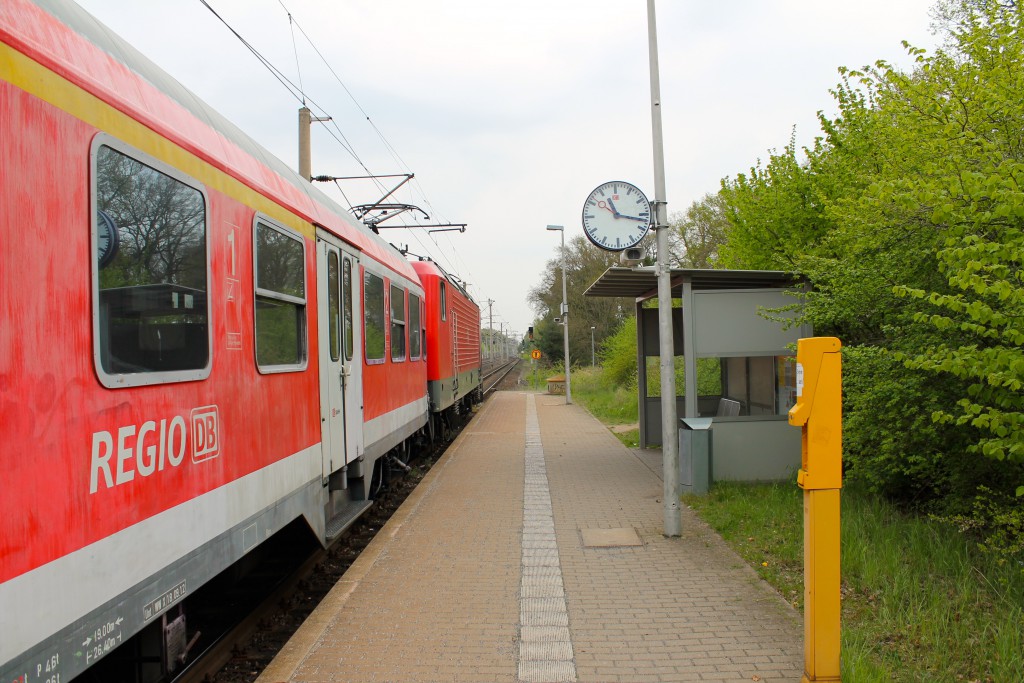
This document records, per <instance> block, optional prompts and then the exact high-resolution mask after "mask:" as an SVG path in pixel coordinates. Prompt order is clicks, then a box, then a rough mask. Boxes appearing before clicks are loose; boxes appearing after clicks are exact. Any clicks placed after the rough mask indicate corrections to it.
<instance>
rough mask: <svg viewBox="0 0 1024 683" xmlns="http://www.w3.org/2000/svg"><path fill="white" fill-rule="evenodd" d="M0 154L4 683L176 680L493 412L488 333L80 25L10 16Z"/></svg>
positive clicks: (313, 195) (4, 34) (48, 4)
mask: <svg viewBox="0 0 1024 683" xmlns="http://www.w3.org/2000/svg"><path fill="white" fill-rule="evenodd" d="M0 139H2V140H3V144H2V145H0V164H2V166H0V170H2V173H0V215H2V217H3V218H2V230H3V245H4V248H3V252H2V255H0V321H2V334H0V433H2V442H0V443H2V446H0V481H3V484H4V496H3V498H4V503H5V505H4V508H5V510H4V514H3V515H0V682H2V683H11V682H17V683H28V682H30V681H32V682H35V681H47V682H50V683H59V682H61V681H69V680H71V679H72V678H73V677H75V676H76V675H78V674H80V673H82V672H83V671H85V670H87V669H88V668H89V667H91V666H92V665H93V664H95V663H96V662H97V661H99V660H102V659H103V658H105V657H106V656H107V655H109V654H110V653H111V652H113V651H115V650H116V649H117V648H118V646H119V645H121V644H122V643H124V642H126V641H128V640H129V639H130V638H132V637H133V636H136V634H141V635H142V636H144V637H145V641H146V642H149V641H153V642H155V643H156V645H153V646H147V647H152V648H155V649H156V650H157V651H158V652H156V656H155V659H157V660H158V663H157V664H156V665H153V666H155V667H156V669H157V670H155V671H152V672H149V673H146V674H143V675H142V676H141V677H140V678H142V679H155V678H159V677H160V676H163V675H164V674H166V673H167V672H168V671H169V670H172V669H173V668H174V667H175V665H176V663H175V661H176V659H177V658H178V657H177V655H178V654H180V652H181V651H183V650H185V649H187V645H186V643H187V641H188V639H189V638H190V635H191V634H190V632H189V629H188V626H187V622H186V621H185V620H186V617H187V614H188V607H189V605H190V602H189V601H190V598H192V596H194V594H195V593H196V591H197V589H198V588H199V587H200V586H203V585H204V584H205V583H207V582H208V581H210V580H211V579H212V578H213V577H215V576H216V575H218V574H219V573H220V572H222V571H224V570H225V569H227V568H229V567H233V566H237V565H238V563H239V562H240V561H241V560H243V559H244V558H247V557H251V556H252V553H254V552H255V551H256V549H258V548H260V547H261V545H262V544H265V542H266V541H267V539H270V538H272V537H274V536H275V534H277V533H278V532H279V531H280V530H281V529H283V528H285V527H286V526H288V525H292V524H294V523H295V522H296V520H304V523H305V525H306V526H307V527H308V529H309V531H310V533H311V534H313V535H314V536H315V537H316V539H317V540H318V541H319V542H320V543H321V544H323V545H325V546H326V545H328V544H330V543H331V541H332V539H334V538H336V537H337V536H338V535H339V534H340V533H341V532H342V531H343V530H344V529H345V528H346V527H347V526H348V525H349V524H351V522H352V521H353V520H354V519H356V518H357V517H358V516H359V515H361V514H362V513H363V512H364V511H365V510H366V509H367V508H368V507H369V506H370V505H371V504H372V499H373V496H374V493H375V491H376V490H377V489H378V488H379V485H380V481H381V478H382V477H384V476H385V473H386V468H387V464H386V463H387V462H388V461H389V460H398V461H399V462H402V461H404V460H406V459H407V457H408V455H409V453H410V452H411V451H412V449H414V448H415V447H417V445H418V444H422V443H425V442H427V441H429V440H431V439H433V438H437V437H438V436H440V435H444V434H445V433H447V431H448V430H449V429H450V427H451V424H452V421H453V420H454V419H455V416H457V415H458V414H461V413H465V412H467V411H468V410H469V409H470V408H471V406H472V404H473V403H474V402H477V401H479V400H480V398H481V394H480V310H479V307H478V306H477V304H476V303H475V302H474V301H473V300H472V298H471V297H470V296H469V294H468V292H467V291H466V289H465V287H464V286H463V285H462V284H461V282H460V281H459V280H458V278H456V277H454V276H452V275H450V274H448V273H446V272H445V271H444V270H443V269H442V268H440V266H438V265H437V264H436V263H434V262H432V261H427V260H421V261H415V262H410V261H409V260H407V259H406V258H405V257H404V256H403V255H402V254H401V253H400V252H399V251H397V250H396V249H395V248H393V247H392V246H391V245H389V244H388V243H387V242H385V241H384V240H382V239H381V238H380V237H379V236H378V235H376V234H375V233H374V232H373V231H371V230H369V229H368V228H366V227H365V226H364V225H363V224H361V223H359V222H357V221H356V220H354V219H353V218H352V217H351V216H350V215H349V214H348V213H347V212H346V211H345V210H344V209H343V208H342V207H340V206H339V205H338V204H336V203H335V202H334V201H333V200H331V199H330V198H329V197H327V196H326V195H325V194H323V193H322V192H320V191H318V190H317V189H316V188H314V187H313V186H311V185H310V184H309V182H307V181H306V180H305V179H303V178H302V177H301V176H299V175H298V174H297V173H295V172H294V171H292V170H291V169H289V168H288V167H287V166H286V165H285V164H284V163H283V162H281V161H279V160H277V159H275V158H274V157H273V156H272V155H271V154H270V153H269V152H267V151H266V150H264V149H262V148H261V147H260V146H258V145H257V144H256V143H255V142H254V141H253V140H251V139H250V138H248V137H247V136H246V135H244V134H243V133H242V132H241V131H239V130H238V129H237V128H236V127H234V126H232V125H231V124H230V123H228V122H227V121H226V120H225V119H224V118H223V117H222V116H220V115H219V114H217V113H216V112H215V111H213V110H212V109H211V108H209V107H208V106H206V105H205V104H203V103H202V102H200V101H199V99H198V98H197V97H195V96H194V95H193V94H191V93H190V92H188V91H187V90H186V89H185V88H183V87H182V86H181V85H180V84H179V83H177V82H176V81H174V80H173V79H171V78H170V77H169V76H168V75H166V74H165V73H163V72H162V71H161V70H160V69H159V68H158V67H156V66H155V65H154V64H152V63H151V62H149V61H148V60H147V59H146V58H145V57H144V56H142V55H141V54H140V53H139V52H137V51H136V50H135V49H133V48H132V47H131V46H129V45H128V44H127V43H125V42H124V41H122V40H120V39H119V38H117V37H116V36H114V35H113V34H112V32H110V31H109V30H108V29H106V28H105V27H103V26H102V25H101V24H99V23H98V22H97V21H96V20H95V19H94V18H92V17H91V16H89V15H88V14H86V13H85V12H84V11H82V10H81V9H80V8H79V7H77V6H76V5H74V4H73V3H71V2H69V1H67V0H38V1H32V0H4V2H3V3H2V4H0ZM264 547H265V546H264ZM138 640H139V639H138V638H136V642H138ZM144 654H152V652H150V651H148V650H147V652H146V653H144ZM147 666H149V665H147Z"/></svg>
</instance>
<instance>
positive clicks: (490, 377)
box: [480, 358, 520, 397]
mask: <svg viewBox="0 0 1024 683" xmlns="http://www.w3.org/2000/svg"><path fill="white" fill-rule="evenodd" d="M519 360H520V359H519V358H512V359H510V360H508V361H505V362H501V363H497V364H493V365H491V366H489V367H486V368H484V369H483V372H482V374H481V376H480V384H481V385H482V386H483V391H484V396H485V397H486V396H487V395H488V394H490V393H492V392H493V391H495V389H497V387H498V386H499V385H500V384H501V383H502V380H504V379H505V378H506V377H507V376H508V375H509V373H511V372H512V371H513V370H514V369H515V368H516V367H517V366H518V365H519Z"/></svg>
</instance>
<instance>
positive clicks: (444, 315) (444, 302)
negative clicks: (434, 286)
mask: <svg viewBox="0 0 1024 683" xmlns="http://www.w3.org/2000/svg"><path fill="white" fill-rule="evenodd" d="M440 284H441V296H439V297H438V301H440V303H441V320H447V319H448V290H447V288H446V287H445V281H444V280H441V281H440Z"/></svg>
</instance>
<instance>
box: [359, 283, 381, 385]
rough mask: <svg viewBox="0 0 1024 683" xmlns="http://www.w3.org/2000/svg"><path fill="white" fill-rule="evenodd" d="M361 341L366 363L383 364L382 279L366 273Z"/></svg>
mask: <svg viewBox="0 0 1024 683" xmlns="http://www.w3.org/2000/svg"><path fill="white" fill-rule="evenodd" d="M363 313H364V321H365V325H364V330H363V339H364V340H365V344H366V362H367V363H369V364H371V365H373V364H376V363H383V362H384V332H385V328H384V279H383V278H381V277H378V276H377V275H374V274H373V273H371V272H369V271H366V273H365V275H363Z"/></svg>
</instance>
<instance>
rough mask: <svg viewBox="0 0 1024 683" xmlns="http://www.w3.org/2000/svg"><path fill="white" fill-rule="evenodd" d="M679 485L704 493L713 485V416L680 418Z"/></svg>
mask: <svg viewBox="0 0 1024 683" xmlns="http://www.w3.org/2000/svg"><path fill="white" fill-rule="evenodd" d="M679 425H680V426H679V487H680V490H681V491H682V492H683V493H696V494H704V493H707V492H708V489H709V488H710V487H711V478H712V472H711V464H712V460H711V418H710V417H683V418H680V419H679Z"/></svg>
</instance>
